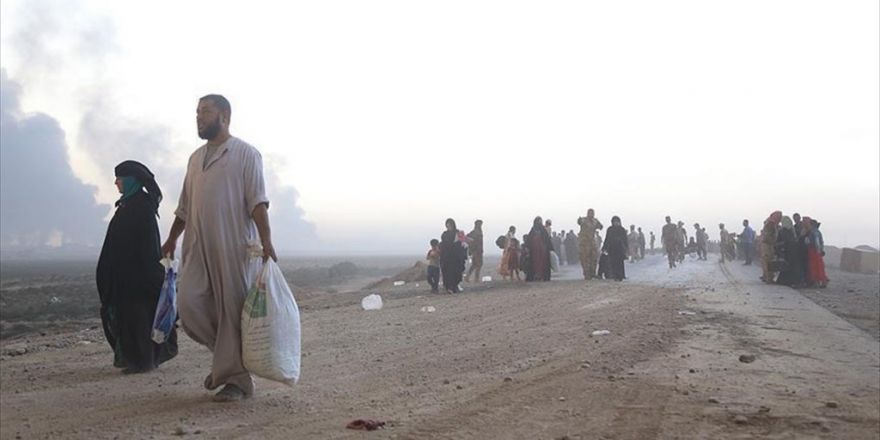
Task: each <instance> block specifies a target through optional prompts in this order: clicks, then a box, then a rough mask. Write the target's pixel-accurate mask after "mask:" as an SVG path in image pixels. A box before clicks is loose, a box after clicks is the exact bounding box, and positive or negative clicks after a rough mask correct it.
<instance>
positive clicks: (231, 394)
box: [213, 384, 247, 403]
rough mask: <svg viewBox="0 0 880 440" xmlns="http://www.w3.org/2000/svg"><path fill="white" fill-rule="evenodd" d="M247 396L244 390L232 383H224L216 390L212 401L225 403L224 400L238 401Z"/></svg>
mask: <svg viewBox="0 0 880 440" xmlns="http://www.w3.org/2000/svg"><path fill="white" fill-rule="evenodd" d="M246 398H247V395H245V393H244V391H242V390H241V388H239V387H237V386H235V385H232V384H226V385H225V386H224V387H223V389H222V390H220V391H218V392H217V394H215V395H214V399H213V400H214V401H215V402H220V403H225V402H238V401H240V400H244V399H246Z"/></svg>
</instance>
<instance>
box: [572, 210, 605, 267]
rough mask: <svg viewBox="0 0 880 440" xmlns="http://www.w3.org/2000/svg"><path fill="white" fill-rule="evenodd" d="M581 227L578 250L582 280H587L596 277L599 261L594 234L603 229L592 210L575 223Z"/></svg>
mask: <svg viewBox="0 0 880 440" xmlns="http://www.w3.org/2000/svg"><path fill="white" fill-rule="evenodd" d="M577 223H578V225H579V226H580V227H581V229H580V231H579V232H578V248H579V250H580V260H581V269H583V273H584V279H585V280H589V279H592V278H593V277H595V276H596V264H597V263H598V261H599V252H598V248H597V247H596V238H595V237H596V233H597V232H598V231H599V230H601V229H602V228H603V226H602V222H600V221H599V220H598V219H596V213H595V212H594V211H593V209H592V208H590V209H588V210H587V216H586V217H580V218H578V221H577Z"/></svg>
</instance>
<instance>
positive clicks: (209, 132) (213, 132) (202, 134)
mask: <svg viewBox="0 0 880 440" xmlns="http://www.w3.org/2000/svg"><path fill="white" fill-rule="evenodd" d="M218 134H220V117H219V116H217V119H215V120H214V122H213V123H211V125H209V126H207V127H205V129H204V130H200V131H199V138H201V139H204V140H206V141H208V140H211V139H214V138H215V137H217V135H218Z"/></svg>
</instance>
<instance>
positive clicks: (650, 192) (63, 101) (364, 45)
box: [0, 0, 880, 253]
mask: <svg viewBox="0 0 880 440" xmlns="http://www.w3.org/2000/svg"><path fill="white" fill-rule="evenodd" d="M0 5H2V6H0V8H2V9H0V53H2V62H0V64H2V68H3V69H4V72H5V75H6V77H7V79H5V80H4V87H5V90H4V94H6V95H9V90H10V87H12V86H10V85H8V84H13V85H14V86H15V87H17V88H16V89H15V90H16V97H17V101H18V102H19V103H20V104H19V105H20V109H19V110H17V112H18V113H17V115H18V116H16V117H14V118H12V119H11V120H12V121H13V122H10V124H11V123H15V124H20V125H21V124H25V122H27V120H28V119H27V118H28V117H31V116H33V114H34V113H35V112H39V113H42V114H44V115H45V116H46V117H48V118H52V119H54V120H56V121H57V124H58V127H60V128H61V129H62V130H63V132H64V141H65V145H66V151H67V154H68V156H69V165H70V168H71V169H72V171H73V173H74V174H75V176H76V177H77V178H78V179H80V180H81V181H82V182H83V184H84V185H85V187H86V188H91V190H92V191H94V189H95V188H97V193H96V203H99V204H104V205H105V206H104V207H103V208H104V210H105V211H106V212H107V213H108V214H109V213H110V207H111V205H112V202H113V201H114V200H115V199H116V197H117V195H116V194H115V192H114V191H115V190H114V187H113V185H112V181H113V174H112V172H113V170H112V167H113V165H114V164H115V163H118V162H120V161H122V160H125V159H129V158H135V159H139V160H143V161H144V162H146V163H147V165H148V166H150V167H151V168H152V169H153V170H154V171H156V173H157V177H158V179H159V182H160V185H162V187H163V190H164V191H165V192H166V195H167V196H168V197H167V199H166V202H165V204H164V207H163V210H162V213H163V217H162V224H163V236H164V235H165V234H166V233H167V224H168V222H169V220H170V217H171V212H172V211H173V207H174V206H175V204H176V199H177V195H178V193H179V191H180V181H181V178H182V173H183V168H184V166H185V163H186V160H187V157H188V156H189V154H190V153H191V152H192V151H193V150H195V149H196V148H197V147H198V146H199V145H200V144H201V142H200V140H199V139H198V138H197V136H196V130H195V108H196V102H197V99H198V97H200V96H202V95H204V94H207V93H222V94H224V95H226V96H227V97H228V98H229V99H230V101H231V102H232V107H233V114H232V125H231V130H232V132H233V134H234V135H237V136H239V137H241V138H242V139H244V140H245V141H247V142H250V143H251V144H253V145H255V146H256V147H257V148H258V149H260V151H261V152H262V153H263V156H264V160H265V164H266V167H267V174H268V177H269V178H270V179H271V180H272V183H271V184H270V198H271V199H272V201H273V205H272V208H271V209H270V212H271V213H272V215H273V217H272V220H273V229H274V230H275V231H277V234H278V235H279V237H281V236H282V235H283V237H282V238H279V240H280V241H281V243H278V244H276V247H279V248H283V249H289V250H299V251H301V252H311V251H315V250H322V251H328V252H331V251H332V252H344V251H357V252H393V253H401V252H412V253H415V252H421V251H422V250H423V248H425V247H426V246H427V241H428V239H430V238H433V237H437V236H439V234H440V231H441V230H442V228H443V221H444V219H445V218H446V217H454V218H455V219H456V220H458V222H459V226H460V227H462V228H463V229H470V226H471V224H472V222H473V220H474V219H475V218H482V219H483V220H484V221H485V224H486V227H485V229H486V234H487V236H489V237H494V236H496V235H499V234H501V233H503V232H504V231H505V230H506V228H507V226H508V225H510V224H515V225H517V226H518V228H520V229H526V228H527V227H528V226H529V225H530V223H531V219H532V218H533V217H534V216H535V215H542V216H544V217H545V218H546V217H550V218H552V219H553V220H554V223H555V225H557V228H565V229H573V228H575V225H574V220H575V219H576V218H577V216H579V215H583V214H584V213H585V211H586V209H587V208H588V207H593V208H595V209H596V211H597V214H598V216H599V217H600V218H601V219H602V220H603V221H606V222H607V220H608V219H609V218H610V217H611V215H614V214H617V215H620V216H621V217H622V218H623V221H624V223H625V224H627V225H628V224H631V223H635V224H638V225H641V226H643V227H644V228H645V229H646V230H655V231H657V232H658V233H659V228H660V226H661V224H662V221H663V216H665V215H667V214H668V215H671V216H673V218H675V219H682V220H684V221H686V222H687V223H688V224H689V225H690V224H692V223H694V222H700V223H702V224H704V225H708V226H709V227H708V228H707V230H708V231H709V232H710V236H712V237H713V238H717V224H718V223H719V222H724V223H726V224H728V225H729V228H730V229H732V230H735V231H736V230H739V229H740V227H739V223H740V222H741V220H742V219H743V218H749V219H751V220H752V222H753V223H755V224H758V225H759V224H760V222H761V221H762V220H763V219H764V218H766V216H767V215H768V214H769V213H770V211H772V210H774V209H781V210H783V211H784V212H786V213H791V212H794V211H799V212H800V213H802V214H806V215H812V216H814V217H816V218H818V219H819V220H820V221H822V223H823V226H822V229H823V231H824V234H825V240H826V242H827V243H829V244H838V245H857V244H862V243H866V244H871V245H874V246H876V245H877V244H878V243H880V201H878V200H880V4H878V2H877V1H876V0H861V1H838V2H827V1H823V2H819V1H803V0H795V1H766V0H763V1H739V2H711V1H704V0H703V1H668V2H656V1H641V2H640V1H631V2H584V1H574V2H515V1H498V2H488V1H487V2H478V1H463V2H414V1H399V2H388V1H376V2H363V1H350V2H346V1H336V2H284V3H281V2H268V1H267V2H218V1H187V2H170V1H169V2H162V1H154V2H124V1H106V2H90V1H74V2H71V1H58V2H52V1H31V0H28V1H7V0H4V1H3V3H2V4H0ZM4 99H6V98H4ZM4 106H6V104H4ZM10 111H11V110H10ZM5 113H6V110H5V109H4V114H5ZM16 126H18V125H16ZM4 142H5V143H7V144H9V145H12V143H13V141H12V140H8V139H7V138H4ZM16 142H19V141H16ZM22 142H23V141H22ZM19 144H21V145H24V144H22V143H21V142H19ZM9 145H4V149H8V148H11V147H9ZM61 150H63V149H61ZM52 151H55V150H52ZM4 154H7V153H4ZM4 157H10V156H4ZM4 166H6V165H5V164H4ZM4 170H6V168H4ZM4 172H6V171H4ZM36 172H39V171H38V169H37V170H36ZM88 185H92V186H93V187H88ZM6 186H7V185H4V188H3V196H4V197H7V198H8V195H7V194H8V191H9V190H8V188H7V187H6ZM21 191H24V192H25V193H26V192H27V191H35V192H38V191H40V188H39V185H38V184H36V185H26V186H24V187H23V189H22V190H21ZM22 209H23V208H22ZM5 211H9V212H4V219H6V220H8V219H9V218H11V216H16V215H18V216H23V215H24V214H19V212H24V211H15V212H12V210H11V209H5ZM10 212H12V214H10ZM41 212H42V210H41ZM65 212H68V213H69V210H68V211H65ZM84 212H89V211H88V209H84ZM70 215H73V214H70ZM77 215H78V213H77ZM90 215H91V214H90ZM92 217H94V216H93V215H92ZM92 217H89V218H92ZM103 220H106V217H104V219H103ZM103 220H101V219H99V221H103ZM58 221H59V224H58V225H57V227H56V228H55V230H56V233H55V235H54V237H55V238H57V232H58V231H60V232H61V233H65V231H68V230H69V229H65V228H66V223H64V221H65V216H64V215H61V216H58ZM4 223H6V222H5V221H4ZM104 227H105V226H101V228H104ZM7 232H9V231H6V232H4V234H6V233H7ZM13 232H15V231H13ZM25 232H27V231H26V229H25V230H22V232H21V233H25ZM66 234H67V237H68V240H73V239H74V238H75V233H73V232H66ZM490 242H491V240H487V248H489V247H490V245H489V243H490Z"/></svg>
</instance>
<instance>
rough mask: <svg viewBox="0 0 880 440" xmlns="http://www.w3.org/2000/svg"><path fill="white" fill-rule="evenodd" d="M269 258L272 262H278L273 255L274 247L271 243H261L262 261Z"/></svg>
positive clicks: (276, 257)
mask: <svg viewBox="0 0 880 440" xmlns="http://www.w3.org/2000/svg"><path fill="white" fill-rule="evenodd" d="M269 258H271V259H272V261H274V262H276V263H277V262H278V256H276V255H275V247H274V246H272V243H271V242H269V243H263V263H265V262H267V261H269Z"/></svg>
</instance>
